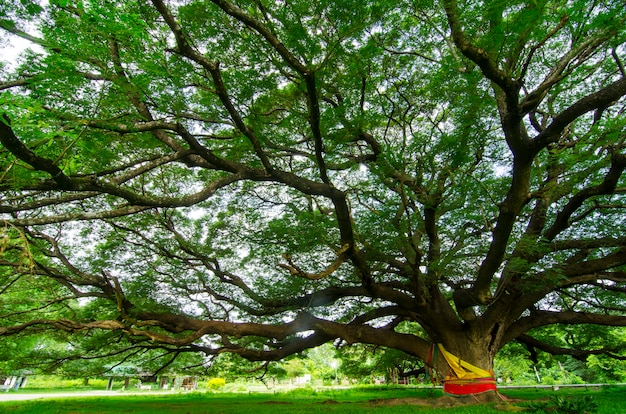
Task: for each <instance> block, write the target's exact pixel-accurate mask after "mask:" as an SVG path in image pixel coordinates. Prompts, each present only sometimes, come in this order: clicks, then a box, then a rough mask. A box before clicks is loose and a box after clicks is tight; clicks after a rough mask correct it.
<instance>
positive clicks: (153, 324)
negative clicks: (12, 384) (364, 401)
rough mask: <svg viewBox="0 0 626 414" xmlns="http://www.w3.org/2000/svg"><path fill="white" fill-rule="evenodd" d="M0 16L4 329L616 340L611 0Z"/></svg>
mask: <svg viewBox="0 0 626 414" xmlns="http://www.w3.org/2000/svg"><path fill="white" fill-rule="evenodd" d="M0 27H1V29H2V30H1V33H2V34H1V36H2V38H1V39H2V42H4V44H5V45H7V44H9V43H10V42H14V41H15V40H17V39H21V40H23V41H27V42H30V44H31V45H32V46H31V48H30V49H28V50H26V51H25V52H24V53H22V55H21V57H20V58H19V59H18V60H17V61H16V62H7V61H5V62H3V64H2V67H1V72H0V110H1V114H0V116H1V118H2V120H1V122H0V142H1V143H2V147H1V148H0V187H1V189H2V195H1V196H0V221H1V226H2V230H1V231H2V233H1V239H0V251H1V252H2V257H1V258H0V265H1V267H0V303H1V305H2V306H1V307H0V309H1V313H2V317H1V318H0V341H2V343H8V342H10V341H12V340H14V339H15V337H18V338H20V337H21V338H31V339H30V340H31V341H33V340H32V338H56V339H58V340H61V341H67V345H66V346H64V347H63V349H61V350H60V351H61V352H60V354H59V355H56V354H55V353H53V352H51V351H50V353H49V354H47V355H48V356H49V357H51V358H52V357H54V359H60V360H62V359H63V358H65V359H66V360H72V359H75V358H78V357H82V358H95V357H106V358H113V359H115V358H117V359H124V358H129V357H130V356H131V355H137V353H138V352H144V351H146V350H147V351H149V352H150V355H152V356H153V357H151V358H152V359H151V361H156V360H159V358H160V360H161V361H163V364H168V363H171V361H173V360H174V359H175V358H176V357H178V356H179V355H184V354H189V353H194V354H199V355H204V356H207V357H211V356H215V355H219V354H221V353H224V352H229V353H233V354H237V355H239V356H241V357H244V358H246V359H249V360H251V361H271V360H280V359H282V358H285V357H286V356H289V355H292V354H296V353H299V352H302V351H304V350H306V349H309V348H313V347H316V346H319V345H321V344H324V343H327V342H329V341H335V340H339V341H343V342H345V343H365V344H372V345H377V346H384V347H389V348H393V349H397V350H400V351H403V352H405V353H407V354H410V355H413V356H417V357H419V358H421V359H422V360H424V361H426V362H428V363H431V362H432V361H428V355H429V350H430V349H431V344H432V343H442V344H444V345H445V347H446V348H447V349H449V350H450V351H451V352H453V353H454V354H455V355H458V356H459V357H461V358H463V359H464V360H467V361H470V362H472V363H473V364H477V365H479V366H481V367H483V368H485V369H491V368H492V363H493V358H494V355H495V354H496V352H497V351H498V350H499V349H501V348H502V347H503V346H504V345H505V344H507V343H510V342H512V341H517V342H519V343H521V344H523V345H525V346H526V347H527V349H528V350H529V351H530V354H531V356H532V355H534V354H536V352H537V351H538V350H541V351H547V352H549V353H553V354H569V355H573V356H575V357H577V358H580V359H584V358H586V357H588V356H589V355H610V356H612V357H614V358H622V359H623V358H626V354H624V349H625V347H624V345H625V341H626V338H625V335H624V331H623V327H624V325H626V316H624V315H625V314H626V236H625V234H626V215H625V213H624V212H625V211H626V209H625V207H626V197H625V193H626V179H625V177H624V169H625V168H626V117H625V116H624V111H625V109H626V101H625V100H624V95H626V72H625V69H624V60H625V57H626V9H625V8H624V5H623V2H621V1H611V0H598V1H582V0H537V1H528V2H525V1H512V2H511V1H506V2H505V1H500V0H492V1H461V0H459V1H457V0H441V1H430V0H425V1H424V0H413V1H408V0H407V1H398V2H389V1H377V0H359V1H354V0H342V1H326V0H322V1H316V2H310V1H300V0H294V1H266V0H233V1H225V0H212V1H205V0H185V1H167V0H152V1H147V0H140V1H118V2H111V1H106V0H87V1H73V0H49V1H47V2H41V3H39V2H37V1H34V0H20V1H17V0H8V1H4V2H2V4H1V5H0ZM553 326H557V327H559V326H560V327H563V326H567V327H569V328H571V331H570V332H571V334H568V335H565V334H554V331H552V330H550V327H553ZM558 332H562V331H560V330H559V331H558ZM42 340H43V339H42ZM34 342H36V341H34ZM42 348H45V347H43V346H39V347H38V346H37V345H36V344H34V345H33V347H32V350H33V352H34V351H37V350H39V351H41V349H42ZM40 353H41V352H40ZM53 354H54V355H53ZM155 355H157V356H155Z"/></svg>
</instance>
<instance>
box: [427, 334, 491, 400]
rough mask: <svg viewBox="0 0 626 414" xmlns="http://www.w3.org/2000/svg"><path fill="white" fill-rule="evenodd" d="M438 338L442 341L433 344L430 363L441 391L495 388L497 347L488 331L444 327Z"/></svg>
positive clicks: (470, 391)
mask: <svg viewBox="0 0 626 414" xmlns="http://www.w3.org/2000/svg"><path fill="white" fill-rule="evenodd" d="M444 330H445V328H444ZM440 337H441V338H442V339H443V341H442V342H441V343H438V344H435V345H434V346H433V350H432V365H433V368H434V369H435V370H436V371H437V376H438V379H439V380H440V381H442V382H443V385H444V392H445V393H447V394H455V395H469V394H479V393H483V392H487V391H496V381H495V376H494V373H493V360H494V356H495V352H496V351H497V347H496V346H495V345H496V344H495V342H494V341H493V340H492V336H491V335H490V334H486V333H485V331H482V332H481V331H479V330H478V329H468V330H464V331H461V332H458V331H456V332H453V331H452V330H447V331H446V332H442V335H441V336H440Z"/></svg>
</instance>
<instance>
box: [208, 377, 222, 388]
mask: <svg viewBox="0 0 626 414" xmlns="http://www.w3.org/2000/svg"><path fill="white" fill-rule="evenodd" d="M224 385H226V380H225V379H224V378H211V379H210V380H209V382H208V383H207V386H208V387H209V389H211V390H217V389H220V388H222V387H223V386H224Z"/></svg>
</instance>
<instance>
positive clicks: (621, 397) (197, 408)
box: [0, 388, 626, 414]
mask: <svg viewBox="0 0 626 414" xmlns="http://www.w3.org/2000/svg"><path fill="white" fill-rule="evenodd" d="M625 391H626V390H624V389H623V388H622V389H619V388H608V389H603V390H584V389H583V390H580V389H576V390H564V389H562V390H559V391H557V392H554V391H551V390H541V391H540V390H504V391H503V394H505V395H507V396H508V397H510V398H511V399H513V401H514V402H512V403H509V404H483V405H478V406H476V405H474V406H462V407H458V406H457V407H452V408H445V407H441V406H437V407H435V405H436V404H439V403H441V400H442V399H441V398H438V397H440V396H441V391H434V390H432V389H418V390H415V389H397V388H394V389H367V388H365V389H351V390H336V391H324V392H315V391H312V390H297V391H292V392H285V393H277V394H269V393H263V394H225V393H186V394H164V395H127V396H124V395H119V396H118V395H116V396H110V397H89V398H81V397H71V398H63V399H40V400H30V401H11V402H0V413H7V414H18V413H19V414H23V413H33V414H34V413H37V414H42V413H64V414H65V413H68V414H69V413H72V414H74V413H90V414H91V413H137V414H140V413H141V414H170V413H171V414H200V413H207V414H208V413H211V414H243V413H253V414H278V413H302V414H313V413H323V414H332V413H338V414H339V413H341V414H351V413H376V414H387V413H389V414H391V413H394V414H395V413H398V414H399V413H418V414H427V413H450V414H452V413H454V414H492V413H502V412H507V411H508V412H511V411H519V410H520V408H521V407H526V408H528V405H529V403H527V402H524V401H526V400H528V401H533V400H534V401H535V402H536V401H537V400H542V401H548V402H549V401H552V400H550V398H551V397H554V396H555V395H558V396H560V397H561V398H562V399H563V400H566V401H572V400H576V399H577V398H582V397H583V396H591V397H592V398H593V401H594V402H595V403H596V404H597V405H598V410H597V413H598V414H609V413H610V414H613V413H617V414H619V413H626V392H625ZM416 397H417V398H421V399H422V402H424V403H425V405H415V404H407V403H406V402H407V400H402V401H399V402H397V403H396V404H389V400H392V399H408V398H411V399H414V398H416ZM381 400H382V401H381ZM518 400H524V401H521V402H518ZM552 412H561V411H552Z"/></svg>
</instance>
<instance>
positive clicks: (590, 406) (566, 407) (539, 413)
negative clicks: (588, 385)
mask: <svg viewBox="0 0 626 414" xmlns="http://www.w3.org/2000/svg"><path fill="white" fill-rule="evenodd" d="M529 409H530V412H531V413H534V414H543V413H547V412H554V413H559V414H592V413H595V412H597V411H598V404H597V403H596V402H595V401H594V400H593V398H592V397H591V396H589V395H585V396H584V397H581V398H571V397H552V398H551V399H550V402H544V403H534V404H531V405H530V407H529Z"/></svg>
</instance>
